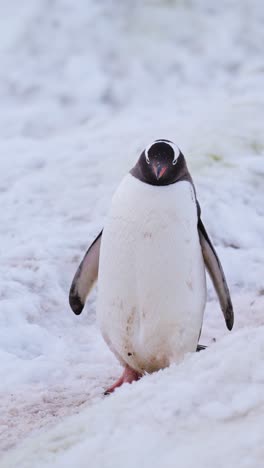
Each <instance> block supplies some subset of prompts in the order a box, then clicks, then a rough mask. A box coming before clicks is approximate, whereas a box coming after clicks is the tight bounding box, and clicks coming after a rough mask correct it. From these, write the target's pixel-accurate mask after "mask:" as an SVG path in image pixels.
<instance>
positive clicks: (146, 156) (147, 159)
mask: <svg viewBox="0 0 264 468" xmlns="http://www.w3.org/2000/svg"><path fill="white" fill-rule="evenodd" d="M145 158H146V161H147V164H150V160H149V157H148V152H147V151H145Z"/></svg>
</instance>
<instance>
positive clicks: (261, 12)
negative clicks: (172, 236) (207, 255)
mask: <svg viewBox="0 0 264 468" xmlns="http://www.w3.org/2000/svg"><path fill="white" fill-rule="evenodd" d="M0 6H1V12H2V15H1V18H0V64H1V66H0V99H1V107H0V174H1V177H0V212H1V223H0V253H1V264H0V277H1V282H0V362H1V364H0V434H1V435H0V446H1V450H2V451H3V453H2V461H1V463H0V466H1V468H4V467H10V468H13V467H15V466H20V467H21V468H24V467H28V468H29V467H30V468H33V467H34V468H38V467H50V466H53V467H55V468H57V467H58V468H62V467H67V466H69V467H72V466H74V465H75V466H78V467H80V468H81V467H86V466H87V465H89V466H91V467H93V468H97V467H100V468H101V467H106V468H108V467H114V468H117V467H119V466H124V465H126V466H127V467H128V468H129V467H130V466H131V467H132V466H133V467H134V466H135V465H138V466H141V467H146V468H149V467H151V468H155V467H161V466H162V467H163V466H164V467H166V468H167V467H168V468H170V467H177V466H179V467H181V468H186V467H193V466H196V468H200V467H201V468H207V467H208V468H211V467H212V466H214V467H216V468H217V467H219V468H222V467H225V468H229V467H230V468H231V467H232V468H234V467H235V468H236V467H239V468H241V467H242V468H244V467H247V468H258V467H262V466H263V416H264V396H263V395H264V392H263V384H264V367H263V361H264V313H263V312H264V283H263V273H264V249H263V247H264V240H263V232H264V220H263V219H264V218H263V216H264V205H263V196H264V195H263V192H264V169H263V168H264V165H263V161H264V159H263V156H264V133H263V114H264V97H263V72H264V64H263V42H264V29H263V21H264V8H263V5H262V1H261V0H240V1H238V0H237V1H236V0H229V1H222V2H211V1H210V0H185V1H184V0H181V1H180V0H178V1H173V0H171V1H169V0H167V1H166V0H163V1H161V0H156V1H152V2H139V1H138V0H135V1H134V2H129V1H123V2H118V1H117V0H114V1H113V2H108V1H107V0H103V1H101V2H98V1H97V0H79V1H78V2H74V1H73V0H54V1H53V2H51V1H48V0H46V1H45V0H35V1H32V0H31V1H27V2H20V1H19V0H9V2H8V4H7V3H6V2H4V1H3V0H2V1H0ZM159 138H166V139H170V140H172V141H174V142H175V143H176V144H177V145H179V147H180V148H181V150H182V152H183V153H184V154H185V156H186V159H187V162H188V165H189V167H190V170H191V173H192V175H193V178H194V181H195V185H196V188H197V192H198V198H199V201H200V205H201V207H202V213H203V221H204V223H205V225H206V228H207V230H208V232H209V234H210V235H211V238H212V239H213V242H214V245H215V246H216V249H217V252H218V254H219V256H220V258H221V261H222V263H223V266H224V269H225V272H226V275H227V279H228V283H229V286H230V289H231V293H232V298H233V302H234V309H235V327H234V329H233V331H232V332H231V333H229V332H228V331H227V330H226V328H225V324H224V320H223V317H222V315H221V311H220V308H219V304H218V302H217V299H216V295H215V293H214V291H213V288H212V286H211V284H209V294H208V305H207V311H206V317H205V322H204V329H203V335H202V337H201V340H200V342H201V343H203V344H209V345H210V347H209V349H207V350H206V351H204V352H201V353H197V354H195V355H188V356H186V358H185V359H184V361H183V362H182V363H181V364H180V365H177V366H176V365H175V366H172V367H171V368H169V369H166V370H164V371H161V372H158V373H156V374H152V375H148V376H146V377H144V378H143V379H142V380H141V381H139V382H136V383H135V384H133V385H131V386H128V385H125V386H124V387H123V388H121V389H119V390H118V391H117V392H116V393H115V394H114V395H112V396H111V397H108V398H103V396H102V392H103V390H104V389H105V388H106V387H107V386H109V384H110V383H111V382H113V381H114V380H115V379H116V378H117V377H119V374H120V372H121V368H120V367H119V364H118V363H117V361H116V359H115V358H114V356H113V355H112V354H111V353H110V351H109V350H108V349H107V347H106V345H105V344H104V342H103V339H102V338H101V336H100V334H99V331H98V330H97V327H96V324H95V299H96V290H95V291H94V292H93V294H92V296H91V298H90V299H89V301H88V304H87V306H86V309H85V311H84V312H83V314H82V315H81V316H80V317H76V316H74V315H73V313H72V312H71V310H70V308H69V305H68V298H67V295H68V289H69V285H70V282H71V279H72V277H73V274H74V273H75V270H76V267H77V265H78V263H79V261H80V259H81V258H82V256H83V254H84V252H85V250H86V248H87V247H88V245H89V243H90V242H91V241H92V240H93V239H94V237H95V236H96V235H97V233H98V232H99V230H100V229H101V228H102V227H103V225H104V220H105V216H106V213H107V210H108V207H109V202H110V197H111V194H112V193H113V190H114V189H115V187H116V186H117V184H118V182H119V181H120V179H121V177H122V176H123V175H124V174H125V173H126V172H127V171H128V170H129V168H130V167H131V166H132V164H133V163H134V161H135V160H136V159H137V157H138V155H139V154H140V152H141V151H142V149H143V148H144V147H145V146H146V145H147V144H148V143H149V142H150V141H152V140H155V139H159ZM215 341H216V343H215Z"/></svg>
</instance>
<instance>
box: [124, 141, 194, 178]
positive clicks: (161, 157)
mask: <svg viewBox="0 0 264 468" xmlns="http://www.w3.org/2000/svg"><path fill="white" fill-rule="evenodd" d="M183 167H184V168H185V167H186V165H185V160H184V156H183V155H182V153H181V151H180V150H179V148H178V146H176V145H175V144H174V143H172V141H169V140H155V141H154V142H153V143H151V144H150V145H149V146H147V147H146V148H145V149H144V151H143V152H142V153H141V155H140V157H139V160H138V162H137V164H136V166H135V167H134V168H133V169H132V171H131V174H132V175H134V176H135V177H137V178H138V179H140V180H142V181H143V182H146V183H148V184H151V185H169V184H173V183H175V182H176V181H177V180H178V179H179V176H181V174H182V169H183Z"/></svg>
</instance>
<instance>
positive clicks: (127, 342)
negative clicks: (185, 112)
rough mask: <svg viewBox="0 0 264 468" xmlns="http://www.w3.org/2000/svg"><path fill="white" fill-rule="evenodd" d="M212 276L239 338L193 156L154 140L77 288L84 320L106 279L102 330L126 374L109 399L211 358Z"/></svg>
mask: <svg viewBox="0 0 264 468" xmlns="http://www.w3.org/2000/svg"><path fill="white" fill-rule="evenodd" d="M206 270H207V271H208V273H209V275H210V277H211V279H212V282H213V285H214V288H215V290H216V293H217V295H218V298H219V303H220V306H221V309H222V312H223V315H224V318H225V322H226V326H227V328H228V330H231V329H232V327H233V323H234V313H233V306H232V302H231V297H230V292H229V289H228V285H227V282H226V278H225V274H224V271H223V268H222V265H221V263H220V260H219V258H218V256H217V253H216V251H215V249H214V247H213V245H212V242H211V240H210V238H209V236H208V234H207V232H206V229H205V227H204V224H203V222H202V220H201V209H200V206H199V203H198V200H197V196H196V190H195V187H194V183H193V180H192V177H191V175H190V173H189V171H188V168H187V165H186V161H185V158H184V155H183V154H182V152H181V150H180V149H179V148H178V146H177V145H175V144H174V143H173V142H172V141H170V140H165V139H159V140H155V141H154V142H153V143H151V144H150V145H149V146H147V147H146V148H145V149H144V150H143V152H142V153H141V155H140V157H139V159H138V161H137V163H136V164H135V166H134V167H133V168H132V169H131V170H130V172H129V173H128V174H127V175H126V176H125V177H124V178H123V180H122V181H121V183H120V185H119V187H118V188H117V190H116V192H115V194H114V196H113V199H112V203H111V207H110V212H109V215H108V217H107V220H106V224H105V226H104V229H103V230H102V231H101V232H100V233H99V235H98V236H97V238H96V239H95V240H94V242H93V243H92V245H91V246H90V247H89V249H88V251H87V252H86V254H85V256H84V259H83V260H82V262H81V264H80V266H79V268H78V270H77V272H76V274H75V276H74V279H73V281H72V285H71V288H70V294H69V302H70V306H71V308H72V310H73V312H74V313H75V314H77V315H78V314H80V313H81V312H82V310H83V307H84V304H85V300H86V298H87V296H88V294H89V292H90V291H91V289H92V287H93V285H94V283H95V282H96V281H97V279H98V298H97V320H98V323H99V327H100V329H101V333H102V335H103V338H104V340H105V342H106V343H107V345H108V346H109V348H110V349H111V351H112V352H113V353H114V354H115V356H116V357H117V358H118V360H119V361H120V363H121V364H122V365H123V367H124V372H123V374H122V376H121V377H120V379H119V380H118V381H117V382H115V383H114V384H113V385H112V386H111V387H110V388H108V389H107V390H106V392H105V394H109V393H111V392H113V391H114V390H115V389H116V388H117V387H119V386H121V385H122V384H123V383H124V382H128V383H131V382H133V381H135V380H138V379H139V378H141V377H142V376H143V375H144V374H146V373H152V372H155V371H158V370H160V369H163V368H165V367H168V366H169V365H170V364H172V363H178V362H180V361H181V360H182V359H183V357H184V356H185V355H186V353H190V352H194V351H196V350H200V349H203V347H202V346H200V345H198V340H199V337H200V334H201V328H202V323H203V315H204V309H205V304H206V291H207V288H206V274H205V271H206Z"/></svg>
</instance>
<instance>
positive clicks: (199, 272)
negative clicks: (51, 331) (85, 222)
mask: <svg viewBox="0 0 264 468" xmlns="http://www.w3.org/2000/svg"><path fill="white" fill-rule="evenodd" d="M196 210H197V209H196V202H195V196H194V192H193V188H192V186H191V184H190V183H189V182H179V183H176V184H173V185H169V186H165V187H155V186H151V185H148V184H144V183H142V182H140V181H138V180H137V179H135V178H134V177H133V176H131V175H128V176H126V177H125V179H124V180H123V181H122V183H121V185H120V186H119V188H118V190H117V192H116V193H115V195H114V197H113V201H112V206H111V210H110V213H109V218H108V221H107V224H106V226H105V229H104V233H103V238H102V245H101V253H100V266H99V299H98V319H99V323H100V326H101V328H102V332H103V335H104V336H105V338H106V340H107V341H108V343H109V344H110V346H111V348H112V349H113V350H114V351H115V352H116V354H117V355H118V356H119V358H120V359H121V360H124V361H125V362H127V360H128V359H127V357H128V354H129V355H130V359H129V362H130V364H131V361H132V360H134V361H135V362H134V364H133V365H134V368H136V367H137V368H138V369H139V368H141V369H142V368H144V369H149V370H151V369H155V368H156V367H157V368H159V367H164V366H165V365H168V364H169V362H171V361H173V360H176V354H181V353H182V352H183V351H185V352H186V348H187V350H190V351H191V350H192V348H193V347H195V346H196V343H195V342H196V340H197V339H198V335H199V332H200V327H201V322H202V315H203V309H204V302H205V274H204V264H203V259H202V255H201V248H200V244H199V238H198V232H197V211H196ZM128 348H129V350H128ZM131 356H134V357H131ZM154 357H155V358H154ZM153 359H154V361H153ZM156 361H157V362H156ZM151 362H152V363H151ZM148 363H149V364H148Z"/></svg>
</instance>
